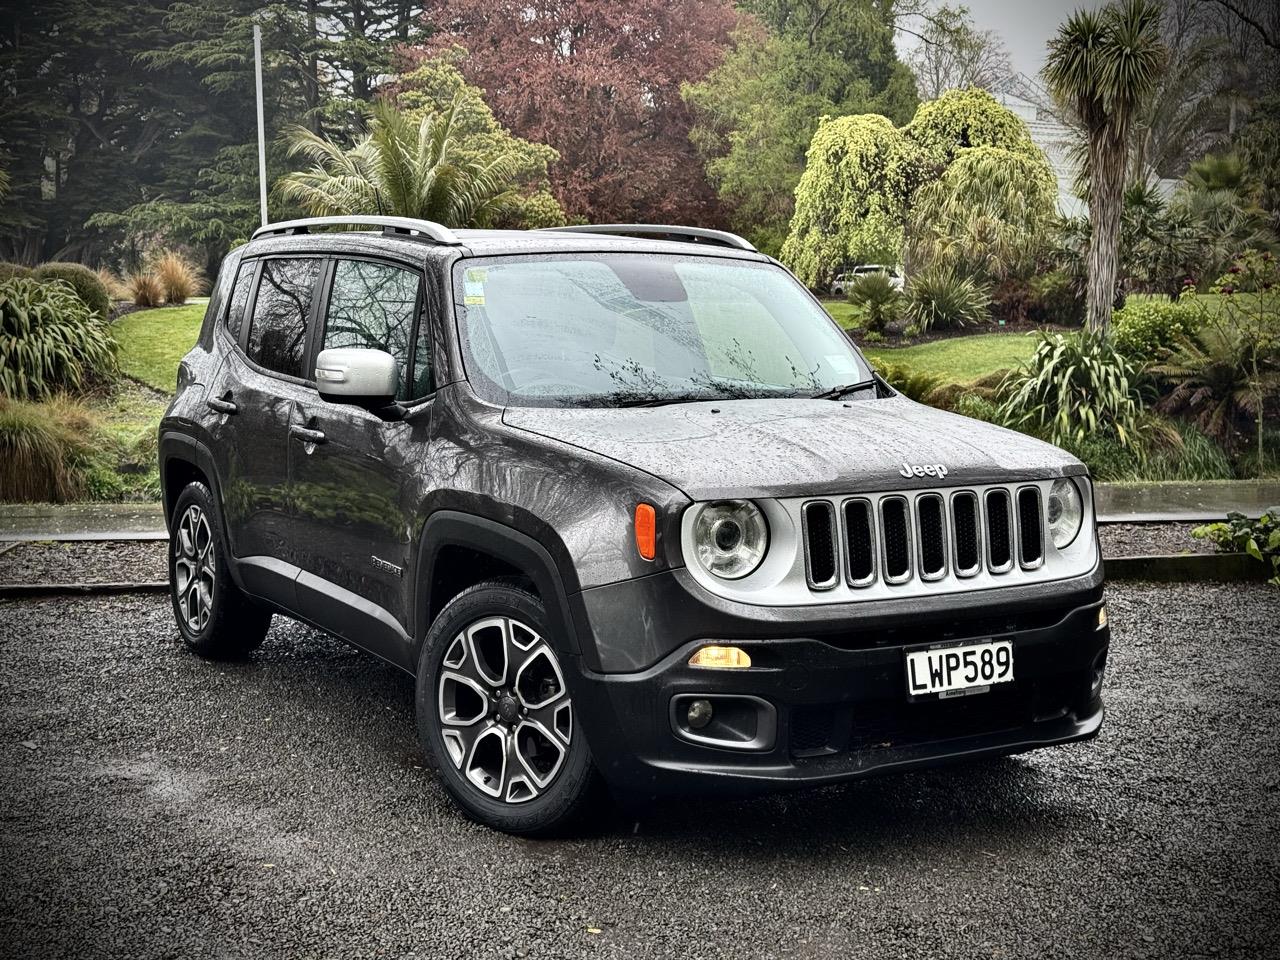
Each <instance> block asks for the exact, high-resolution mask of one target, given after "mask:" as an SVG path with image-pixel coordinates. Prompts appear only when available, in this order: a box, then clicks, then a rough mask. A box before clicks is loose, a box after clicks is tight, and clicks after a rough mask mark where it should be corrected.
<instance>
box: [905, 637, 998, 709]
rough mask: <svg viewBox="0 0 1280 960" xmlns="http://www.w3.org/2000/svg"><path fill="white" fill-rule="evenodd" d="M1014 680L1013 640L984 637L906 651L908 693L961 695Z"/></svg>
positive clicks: (981, 691)
mask: <svg viewBox="0 0 1280 960" xmlns="http://www.w3.org/2000/svg"><path fill="white" fill-rule="evenodd" d="M1012 679H1013V642H1012V641H1010V640H983V641H980V642H978V643H965V644H956V645H954V646H949V647H931V648H928V649H924V650H908V651H907V694H908V695H909V696H912V697H927V696H930V695H931V694H936V695H938V696H939V697H963V696H966V695H968V694H972V693H983V692H985V691H987V690H990V689H991V686H992V685H993V684H996V683H1008V682H1009V681H1010V680H1012Z"/></svg>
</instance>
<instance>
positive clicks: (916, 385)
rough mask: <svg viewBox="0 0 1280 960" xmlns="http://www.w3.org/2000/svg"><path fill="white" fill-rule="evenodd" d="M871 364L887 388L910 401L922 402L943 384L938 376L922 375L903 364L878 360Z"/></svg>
mask: <svg viewBox="0 0 1280 960" xmlns="http://www.w3.org/2000/svg"><path fill="white" fill-rule="evenodd" d="M871 363H872V366H874V367H875V368H876V372H877V373H879V374H880V376H881V377H883V378H884V380H885V382H886V383H888V384H889V386H891V387H893V389H895V390H897V391H898V392H899V393H901V394H903V395H904V396H906V397H910V398H911V399H912V400H918V401H921V402H923V401H924V398H925V396H927V395H928V394H929V393H931V392H932V391H933V390H936V389H937V388H938V387H940V386H942V385H943V383H944V381H943V379H942V378H941V377H939V376H935V375H934V374H932V373H922V372H921V371H919V370H916V369H913V368H912V367H908V366H906V365H904V364H897V363H884V362H882V361H878V360H873V361H872V362H871Z"/></svg>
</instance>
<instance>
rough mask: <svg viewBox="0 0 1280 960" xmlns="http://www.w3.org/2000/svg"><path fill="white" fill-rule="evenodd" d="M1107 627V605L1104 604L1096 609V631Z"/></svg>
mask: <svg viewBox="0 0 1280 960" xmlns="http://www.w3.org/2000/svg"><path fill="white" fill-rule="evenodd" d="M1106 625H1107V605H1106V604H1105V603H1104V604H1103V605H1102V606H1100V607H1099V608H1098V626H1097V628H1096V629H1098V630H1101V629H1102V628H1103V627H1105V626H1106Z"/></svg>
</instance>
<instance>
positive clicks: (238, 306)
mask: <svg viewBox="0 0 1280 960" xmlns="http://www.w3.org/2000/svg"><path fill="white" fill-rule="evenodd" d="M257 269H258V261H257V260H250V261H249V262H247V263H241V264H240V270H239V272H238V273H237V274H236V285H235V287H234V288H233V289H232V291H231V303H230V304H229V305H228V307H227V329H228V330H230V331H231V336H232V337H234V338H235V339H236V340H239V339H240V327H241V324H242V323H243V322H244V308H245V306H246V305H248V303H249V291H250V290H251V289H252V288H253V272H254V271H255V270H257Z"/></svg>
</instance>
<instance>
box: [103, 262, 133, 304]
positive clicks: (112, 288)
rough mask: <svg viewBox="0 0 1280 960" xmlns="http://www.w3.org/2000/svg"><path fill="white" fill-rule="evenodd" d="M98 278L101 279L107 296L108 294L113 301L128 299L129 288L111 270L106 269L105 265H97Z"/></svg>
mask: <svg viewBox="0 0 1280 960" xmlns="http://www.w3.org/2000/svg"><path fill="white" fill-rule="evenodd" d="M98 279H99V280H101V281H102V285H103V286H104V287H106V288H107V296H109V297H110V298H111V299H112V301H113V302H114V301H116V300H128V299H129V288H128V287H127V286H126V285H125V282H124V281H123V280H121V279H120V277H119V276H118V275H117V274H116V273H114V272H113V271H111V270H108V269H107V268H106V267H99V268H98Z"/></svg>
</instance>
